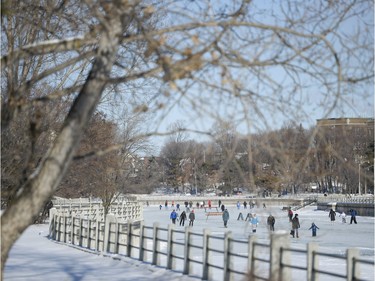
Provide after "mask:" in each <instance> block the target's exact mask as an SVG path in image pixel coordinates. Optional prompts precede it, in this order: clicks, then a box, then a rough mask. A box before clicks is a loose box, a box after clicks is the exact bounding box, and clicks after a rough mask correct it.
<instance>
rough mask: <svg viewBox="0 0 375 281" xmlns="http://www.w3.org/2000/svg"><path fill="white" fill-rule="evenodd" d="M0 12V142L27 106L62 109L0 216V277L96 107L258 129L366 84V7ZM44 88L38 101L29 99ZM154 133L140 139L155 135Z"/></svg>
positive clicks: (103, 5) (57, 6)
mask: <svg viewBox="0 0 375 281" xmlns="http://www.w3.org/2000/svg"><path fill="white" fill-rule="evenodd" d="M3 2H4V3H5V4H4V9H3V14H2V27H3V28H2V39H3V40H2V43H1V48H2V54H3V55H2V58H1V69H2V78H3V79H2V82H1V87H2V88H1V90H2V91H1V92H2V94H1V95H2V100H1V102H2V132H3V131H5V130H8V129H9V128H10V127H11V126H12V125H11V123H12V122H14V121H15V120H16V119H17V116H20V115H23V116H25V113H26V112H28V109H29V108H36V106H37V105H38V104H44V103H46V102H48V101H55V100H57V101H70V103H69V112H68V113H67V114H66V115H64V117H63V119H62V122H61V124H62V125H61V128H59V130H58V131H57V132H56V137H55V138H54V141H53V143H52V145H51V146H50V147H49V149H48V150H47V152H46V153H45V154H44V157H42V159H41V160H40V161H38V162H37V164H36V165H35V167H36V168H35V169H34V170H33V171H30V173H28V174H27V175H26V179H25V180H24V181H18V182H19V185H20V187H19V188H18V192H17V193H16V195H15V196H14V200H13V201H12V204H10V205H9V206H7V209H6V210H5V211H4V213H3V215H2V222H1V223H2V225H1V226H2V227H1V234H2V252H1V258H2V269H3V268H4V263H5V262H6V259H7V256H8V252H9V249H10V247H11V245H12V244H13V243H14V242H15V241H16V239H17V238H18V237H19V236H20V234H21V233H22V232H23V230H24V229H25V228H26V227H27V226H28V225H29V224H30V223H32V221H33V218H34V217H35V216H36V215H37V214H38V212H39V210H40V208H41V206H42V205H43V204H44V203H45V202H46V201H47V200H48V198H49V197H50V196H51V195H52V194H53V193H54V191H55V190H56V188H57V187H58V185H59V183H60V182H61V180H62V179H63V177H64V176H65V174H66V172H67V169H68V167H69V166H70V164H71V162H72V159H73V156H74V155H75V152H76V149H77V148H78V147H79V143H80V140H81V138H82V135H83V132H84V129H85V128H86V127H87V125H88V123H89V119H90V117H91V116H92V115H93V113H94V112H95V109H96V108H97V106H98V104H99V102H100V101H101V100H103V98H109V97H111V98H112V97H113V98H114V100H116V99H115V98H117V97H118V96H119V94H120V93H124V96H123V98H124V100H125V101H126V102H127V104H128V105H131V106H133V109H134V111H136V112H150V113H155V116H157V117H158V118H161V119H160V120H159V121H161V120H163V118H164V116H166V113H168V112H170V110H172V109H173V108H174V107H175V106H176V105H179V106H181V107H183V108H185V109H186V112H188V113H189V114H190V115H189V116H191V117H193V116H194V115H195V116H205V117H206V118H211V119H215V120H223V118H224V119H231V120H233V121H234V124H235V125H237V124H238V123H245V124H246V126H247V129H249V128H255V129H258V128H263V129H264V128H269V127H270V126H271V124H273V123H277V121H278V120H280V119H282V117H283V116H287V117H288V118H290V119H297V120H298V119H300V120H307V119H309V118H308V116H309V112H310V111H309V110H302V105H304V104H305V103H309V104H315V105H316V107H313V108H312V110H314V109H318V110H321V112H322V114H321V115H322V116H323V117H324V116H326V115H327V114H329V113H331V112H332V111H333V110H335V109H337V107H340V106H343V105H345V106H347V99H345V98H346V96H345V93H349V92H353V93H356V94H358V98H367V96H366V95H368V91H363V89H366V87H367V88H368V86H369V84H371V83H372V80H373V79H372V78H373V51H372V47H373V41H372V32H369V31H370V30H372V28H373V26H372V22H371V13H372V11H373V2H372V1H369V0H360V1H358V0H357V1H355V0H352V1H350V0H348V1H325V0H321V1H318V2H316V1H312V2H309V1H305V2H303V3H302V4H301V2H300V1H294V0H289V1H276V0H275V1H271V2H270V3H268V2H267V5H268V6H267V7H266V6H265V5H266V4H265V3H266V2H264V1H245V0H244V1H237V0H236V1H232V2H231V3H230V4H228V2H226V1H224V2H222V3H221V2H219V3H218V4H217V5H212V4H211V1H195V2H191V1H186V2H185V1H153V2H151V1H141V0H128V1H121V0H113V1H105V0H94V1H76V0H71V1H59V0H56V1H21V2H11V3H12V9H6V7H7V6H9V3H10V1H3ZM348 25H350V26H351V27H355V28H351V29H348V28H346V27H347V26H348ZM143 83H146V84H143ZM44 84H45V85H48V86H49V87H50V89H49V90H48V91H47V92H46V93H43V95H42V96H40V95H37V94H36V93H37V92H39V90H38V89H40V88H41V87H43V88H44V89H48V88H47V87H44V86H43V85H44ZM138 86H139V87H138ZM142 86H143V88H142ZM151 89H152V90H151ZM149 90H150V91H149ZM317 91H319V93H320V95H319V98H318V101H317V102H315V103H313V102H312V99H311V96H312V93H316V92H317ZM139 93H141V94H147V95H148V96H147V98H146V99H142V98H139V97H138V96H137V95H138V94H139ZM309 109H311V108H309ZM223 116H225V117H223ZM25 118H26V117H25ZM38 120H43V118H38ZM38 122H41V121H38ZM157 124H159V123H155V125H157ZM155 128H156V129H155V131H151V132H148V133H147V134H146V135H152V134H158V131H157V128H158V127H157V126H155ZM3 149H6V148H3Z"/></svg>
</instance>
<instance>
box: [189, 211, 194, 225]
mask: <svg viewBox="0 0 375 281" xmlns="http://www.w3.org/2000/svg"><path fill="white" fill-rule="evenodd" d="M194 220H195V214H194V210H191V212H190V214H189V226H193V225H194Z"/></svg>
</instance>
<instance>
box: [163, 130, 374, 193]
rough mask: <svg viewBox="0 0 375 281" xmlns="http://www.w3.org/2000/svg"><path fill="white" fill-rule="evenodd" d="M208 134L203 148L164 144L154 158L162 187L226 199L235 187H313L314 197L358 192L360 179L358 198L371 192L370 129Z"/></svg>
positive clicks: (296, 189)
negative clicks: (209, 192)
mask: <svg viewBox="0 0 375 281" xmlns="http://www.w3.org/2000/svg"><path fill="white" fill-rule="evenodd" d="M230 128H232V130H231V129H230ZM213 135H214V140H213V141H210V142H205V143H197V142H195V141H192V140H182V141H177V140H176V139H173V138H171V139H170V140H169V141H167V142H166V143H165V144H164V146H163V148H162V151H161V154H160V157H161V159H162V161H163V162H162V164H163V178H164V180H165V183H166V184H167V185H170V186H173V187H178V190H179V191H185V192H193V193H194V192H195V187H196V186H198V188H199V190H200V191H204V190H212V189H213V188H214V187H215V188H218V190H219V191H222V192H225V193H229V194H231V193H232V192H233V190H234V189H235V188H238V187H242V188H245V189H248V190H249V191H253V192H255V191H257V190H259V188H261V189H262V190H264V189H267V190H269V191H274V192H279V193H282V192H291V193H296V192H305V191H309V192H310V191H311V187H312V186H315V187H316V191H319V192H337V193H351V194H352V193H358V192H359V189H358V188H359V185H358V184H359V183H358V179H359V177H360V176H362V185H361V186H362V189H361V191H362V193H363V192H364V191H365V190H364V186H365V185H366V188H367V191H368V192H370V191H371V192H373V188H374V184H373V171H374V163H373V161H374V160H373V159H374V146H373V143H374V142H373V140H374V136H373V128H372V127H371V125H370V126H359V127H358V128H351V127H350V126H348V127H342V126H341V127H335V128H329V129H328V130H326V129H322V128H319V127H312V128H308V129H304V128H303V127H302V126H301V125H297V124H295V123H288V124H286V125H284V126H283V127H282V128H281V129H278V130H272V131H267V132H263V133H257V134H251V135H249V136H243V135H241V134H239V133H237V132H236V131H235V130H234V129H233V126H230V125H229V124H228V123H226V124H221V126H218V129H217V131H216V134H215V132H214V133H213ZM358 145H360V147H361V150H360V151H358V149H356V148H357V147H358ZM359 157H360V159H361V161H362V162H361V165H362V174H361V175H359V172H360V171H359V170H358V165H359V163H358V158H359ZM185 187H186V188H185ZM185 189H187V190H185ZM176 190H177V188H176Z"/></svg>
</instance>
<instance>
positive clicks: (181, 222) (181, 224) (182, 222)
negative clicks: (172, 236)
mask: <svg viewBox="0 0 375 281" xmlns="http://www.w3.org/2000/svg"><path fill="white" fill-rule="evenodd" d="M186 218H187V216H186V212H185V211H182V213H181V215H180V226H185V220H186Z"/></svg>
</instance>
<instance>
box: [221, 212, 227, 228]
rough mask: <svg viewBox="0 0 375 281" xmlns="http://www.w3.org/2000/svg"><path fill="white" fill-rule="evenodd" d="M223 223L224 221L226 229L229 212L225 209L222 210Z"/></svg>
mask: <svg viewBox="0 0 375 281" xmlns="http://www.w3.org/2000/svg"><path fill="white" fill-rule="evenodd" d="M222 217H223V221H224V227H228V226H227V224H228V220H229V212H228V210H227V209H225V210H224V212H223V215H222Z"/></svg>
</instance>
